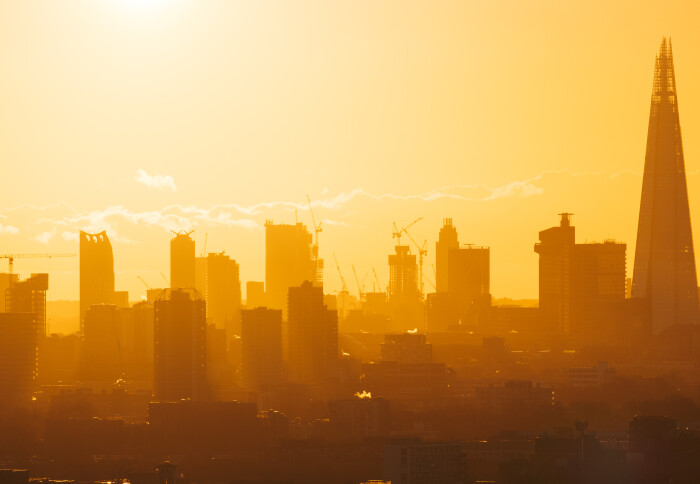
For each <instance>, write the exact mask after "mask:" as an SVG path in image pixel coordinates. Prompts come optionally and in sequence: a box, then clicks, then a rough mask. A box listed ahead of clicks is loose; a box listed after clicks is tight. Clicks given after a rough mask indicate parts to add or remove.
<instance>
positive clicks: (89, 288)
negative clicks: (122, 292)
mask: <svg viewBox="0 0 700 484" xmlns="http://www.w3.org/2000/svg"><path fill="white" fill-rule="evenodd" d="M113 298H114V256H113V254H112V244H111V243H110V242H109V238H107V232H105V231H102V232H100V233H98V234H88V233H87V232H83V231H82V230H81V231H80V331H81V332H82V331H83V329H84V328H83V318H84V317H85V312H86V311H87V310H88V308H89V307H90V306H92V305H93V304H111V303H112V302H113Z"/></svg>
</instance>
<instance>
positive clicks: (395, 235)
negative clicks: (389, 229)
mask: <svg viewBox="0 0 700 484" xmlns="http://www.w3.org/2000/svg"><path fill="white" fill-rule="evenodd" d="M421 220H423V217H418V218H417V219H415V220H414V221H413V222H411V223H410V224H408V225H406V226H405V227H401V229H400V230H399V228H398V227H397V226H396V222H394V233H392V234H391V238H392V239H398V241H397V243H396V245H401V234H402V233H404V232H406V230H408V229H409V228H410V227H412V226H413V225H415V224H417V223H418V222H420V221H421ZM406 233H408V232H406Z"/></svg>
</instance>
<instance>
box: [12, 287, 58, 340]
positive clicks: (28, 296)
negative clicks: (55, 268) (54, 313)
mask: <svg viewBox="0 0 700 484" xmlns="http://www.w3.org/2000/svg"><path fill="white" fill-rule="evenodd" d="M48 289H49V275H48V274H32V275H31V277H28V278H27V279H25V280H23V281H19V280H16V279H15V281H14V282H12V284H11V285H10V287H9V288H8V289H6V290H5V298H4V299H5V308H6V311H7V312H9V313H34V316H35V321H36V335H37V342H39V341H41V339H42V338H43V337H44V336H46V291H48Z"/></svg>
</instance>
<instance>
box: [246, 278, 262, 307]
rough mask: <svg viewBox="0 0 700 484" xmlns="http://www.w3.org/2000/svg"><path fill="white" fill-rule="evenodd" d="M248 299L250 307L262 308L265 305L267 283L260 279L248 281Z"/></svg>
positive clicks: (247, 303)
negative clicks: (259, 280)
mask: <svg viewBox="0 0 700 484" xmlns="http://www.w3.org/2000/svg"><path fill="white" fill-rule="evenodd" d="M245 292H246V301H245V306H246V308H248V309H255V308H261V307H264V306H265V283H264V282H258V281H248V282H246V284H245Z"/></svg>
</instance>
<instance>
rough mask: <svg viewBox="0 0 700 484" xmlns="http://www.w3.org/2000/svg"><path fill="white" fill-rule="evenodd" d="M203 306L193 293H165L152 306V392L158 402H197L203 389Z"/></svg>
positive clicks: (196, 294) (204, 357)
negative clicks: (195, 399)
mask: <svg viewBox="0 0 700 484" xmlns="http://www.w3.org/2000/svg"><path fill="white" fill-rule="evenodd" d="M206 311H207V310H206V303H205V302H204V300H203V299H202V297H201V296H200V295H199V294H198V293H197V291H196V290H195V289H165V290H164V291H163V292H162V293H161V295H160V296H159V297H158V299H157V300H156V302H155V304H154V318H153V319H154V340H155V346H154V362H155V365H154V382H153V383H154V390H155V396H156V398H157V399H159V400H180V399H182V398H200V397H202V396H203V394H204V393H205V390H206V388H205V385H206Z"/></svg>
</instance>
